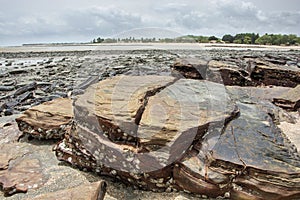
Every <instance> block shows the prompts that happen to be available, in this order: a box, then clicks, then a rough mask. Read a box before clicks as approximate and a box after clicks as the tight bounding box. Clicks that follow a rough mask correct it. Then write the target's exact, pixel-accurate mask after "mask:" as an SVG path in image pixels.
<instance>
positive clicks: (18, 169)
mask: <svg viewBox="0 0 300 200" xmlns="http://www.w3.org/2000/svg"><path fill="white" fill-rule="evenodd" d="M0 160H1V163H0V184H1V185H2V188H3V191H4V194H6V195H12V194H14V193H17V192H27V190H28V189H30V188H35V189H36V188H39V187H41V185H43V184H44V183H45V182H46V181H47V179H48V177H47V175H45V174H44V172H43V169H42V165H41V163H40V160H39V159H38V155H36V154H34V152H32V149H30V146H28V145H26V144H24V143H9V144H4V145H1V149H0Z"/></svg>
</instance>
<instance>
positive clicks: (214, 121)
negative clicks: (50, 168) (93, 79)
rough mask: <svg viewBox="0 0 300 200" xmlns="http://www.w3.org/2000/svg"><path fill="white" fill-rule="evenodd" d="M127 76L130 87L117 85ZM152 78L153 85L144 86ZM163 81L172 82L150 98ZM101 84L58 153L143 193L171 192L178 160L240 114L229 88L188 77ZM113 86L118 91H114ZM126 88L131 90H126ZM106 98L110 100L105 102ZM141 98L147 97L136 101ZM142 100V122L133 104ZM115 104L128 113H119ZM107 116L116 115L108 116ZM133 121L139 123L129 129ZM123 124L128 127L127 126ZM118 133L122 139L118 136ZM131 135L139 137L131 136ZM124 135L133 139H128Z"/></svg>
mask: <svg viewBox="0 0 300 200" xmlns="http://www.w3.org/2000/svg"><path fill="white" fill-rule="evenodd" d="M122 78H124V79H125V80H126V83H127V84H125V82H124V83H123V84H121V85H120V86H119V85H117V84H116V83H120V82H122V80H120V79H122ZM149 79H150V80H152V81H148V83H147V82H145V80H149ZM158 80H164V81H166V80H171V81H168V82H167V84H165V85H166V86H165V88H162V89H159V90H158V91H157V92H156V93H154V94H153V95H150V96H149V95H147V94H149V91H150V93H151V94H152V91H153V89H152V88H153V87H152V82H153V83H156V84H157V83H159V88H161V85H160V82H159V81H158ZM128 82H134V84H128ZM104 83H105V84H104ZM149 83H150V86H149ZM169 83H171V84H169ZM99 85H101V87H98V88H99V89H98V90H99V91H100V92H99V94H98V93H97V90H95V88H97V85H94V86H92V87H91V88H92V89H91V91H93V93H92V94H93V95H90V94H89V95H88V96H92V97H94V100H95V102H93V100H92V99H93V98H86V96H85V95H86V94H87V93H90V92H91V91H89V89H88V90H87V93H86V94H83V95H82V96H79V97H78V99H77V101H76V102H75V110H74V111H75V112H74V113H75V120H76V122H77V123H76V125H74V126H73V127H72V129H71V133H70V134H68V135H66V137H65V139H64V141H63V142H61V143H60V144H59V145H58V146H57V147H56V152H57V153H56V154H57V156H58V158H59V159H61V160H65V161H68V162H69V163H72V164H74V165H77V166H80V167H82V168H87V169H92V170H95V171H97V172H99V173H103V174H108V175H111V176H114V177H117V178H120V179H122V180H123V181H125V182H127V183H130V184H133V185H136V186H138V187H140V188H144V189H151V190H158V191H164V190H166V189H168V188H169V187H170V186H171V185H172V179H173V178H172V168H173V164H174V162H175V161H176V160H179V159H180V158H181V157H182V156H183V155H185V154H186V153H188V152H189V150H190V148H191V146H193V144H194V143H195V142H196V141H198V140H201V138H202V136H203V135H204V134H205V133H206V132H207V129H209V128H210V126H215V125H218V126H220V127H223V126H224V124H226V123H227V122H228V121H229V120H230V119H231V118H233V117H234V116H236V115H237V113H238V110H237V108H236V106H235V104H234V103H233V102H232V101H231V100H230V98H229V96H228V95H227V93H226V91H225V88H224V86H223V85H220V84H216V83H212V82H207V81H197V80H186V79H182V80H178V81H174V78H172V79H171V78H170V77H157V76H146V77H115V78H113V79H108V80H106V81H104V82H100V83H99V84H98V86H99ZM111 85H112V87H113V89H110V88H111ZM124 85H125V86H126V87H124ZM137 85H139V87H141V88H142V89H139V90H138V91H142V92H137V90H136V86H137ZM101 88H104V89H101ZM123 88H124V89H126V92H123V91H122V90H124V89H123ZM101 90H105V92H106V94H104V95H103V94H102V93H103V92H102V91H101ZM124 93H125V94H126V95H128V94H130V95H128V96H132V95H133V96H134V98H133V100H131V99H129V98H126V95H125V98H126V99H125V100H126V101H125V102H124V97H123V95H124ZM100 94H102V95H101V97H100ZM136 94H139V95H136ZM98 95H99V97H98ZM105 95H106V97H108V99H105V98H104V97H105ZM113 95H116V96H115V99H112V98H111V97H112V96H113ZM118 95H121V96H118ZM139 96H140V97H142V99H141V98H138V99H136V98H137V97H139ZM112 100H113V101H112ZM145 100H146V101H145ZM114 101H116V105H114V104H115V102H114ZM119 101H121V102H119ZM143 101H144V102H146V104H140V105H141V106H142V109H143V112H142V113H141V115H140V120H139V121H138V122H139V123H138V124H137V123H136V122H137V121H134V119H135V118H134V116H136V113H138V112H139V110H140V108H141V107H140V106H136V105H139V104H134V105H135V107H134V106H132V102H137V103H138V102H143ZM106 102H109V106H108V107H107V106H104V105H105V104H106ZM119 104H121V105H122V106H118V105H119ZM115 106H117V107H119V108H122V109H123V110H122V109H120V112H117V111H116V110H114V107H115ZM100 108H102V109H100ZM105 108H106V110H105ZM132 108H134V109H132ZM102 111H103V112H102ZM108 111H109V112H108ZM103 113H104V114H107V113H109V114H113V115H111V116H109V114H107V115H106V116H107V117H103V116H104V114H103ZM124 113H126V115H124ZM104 118H105V120H106V121H109V123H110V125H109V126H108V125H105V124H104V123H103V119H104ZM116 119H118V120H116ZM128 119H130V120H128ZM97 122H98V123H99V124H97ZM128 123H129V124H133V123H135V124H133V126H130V125H128ZM124 124H125V126H124V127H125V128H122V125H124ZM105 126H107V127H109V128H110V129H107V128H105ZM102 128H104V130H101V129H102ZM119 129H120V130H121V131H118V130H119ZM115 130H117V131H115ZM124 130H127V132H125V131H124ZM106 132H109V133H106ZM116 132H117V133H122V134H123V136H122V137H121V138H117V139H116V138H113V137H112V136H113V135H114V134H116ZM131 132H133V133H135V135H131ZM125 134H127V135H129V136H128V137H124V136H125ZM118 137H119V136H118ZM132 141H133V142H132ZM169 190H170V188H169Z"/></svg>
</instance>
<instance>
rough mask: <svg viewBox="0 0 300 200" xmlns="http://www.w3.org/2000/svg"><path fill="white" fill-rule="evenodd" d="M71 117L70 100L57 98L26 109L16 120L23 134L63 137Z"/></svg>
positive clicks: (37, 136)
mask: <svg viewBox="0 0 300 200" xmlns="http://www.w3.org/2000/svg"><path fill="white" fill-rule="evenodd" d="M72 118H73V109H72V100H71V99H67V98H58V99H55V100H53V101H49V102H46V103H43V104H40V105H38V106H34V107H32V108H30V109H28V110H26V111H25V112H24V113H23V114H22V115H21V116H20V117H18V118H17V119H16V121H17V123H18V126H19V129H20V130H21V131H22V132H23V133H24V134H29V135H31V136H33V137H36V138H40V139H42V138H44V139H51V138H52V139H58V138H62V137H63V135H64V133H65V131H66V128H67V126H68V125H69V123H70V122H71V120H72Z"/></svg>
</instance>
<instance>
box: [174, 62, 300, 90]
mask: <svg viewBox="0 0 300 200" xmlns="http://www.w3.org/2000/svg"><path fill="white" fill-rule="evenodd" d="M172 69H173V70H174V71H175V72H178V73H179V74H180V75H182V76H184V77H185V78H190V79H200V80H202V79H204V80H209V81H213V82H217V83H223V84H224V85H229V86H232V85H238V86H260V85H275V86H283V87H296V86H297V85H298V84H300V70H299V68H297V67H294V66H286V65H280V64H274V63H271V62H268V61H267V60H265V59H264V58H245V59H244V60H243V62H242V61H238V62H237V61H234V62H232V61H230V60H224V61H219V60H210V61H206V60H203V59H190V58H189V59H178V60H176V61H175V63H174V64H173V65H172Z"/></svg>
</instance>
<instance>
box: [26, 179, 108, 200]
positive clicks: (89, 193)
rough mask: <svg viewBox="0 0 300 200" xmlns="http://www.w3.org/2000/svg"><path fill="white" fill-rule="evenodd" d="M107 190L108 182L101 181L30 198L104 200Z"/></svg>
mask: <svg viewBox="0 0 300 200" xmlns="http://www.w3.org/2000/svg"><path fill="white" fill-rule="evenodd" d="M105 191H106V183H105V182H104V181H100V182H95V183H89V184H84V185H80V186H77V187H74V188H70V189H64V190H59V191H56V192H50V193H46V194H42V195H38V196H36V197H34V198H30V199H28V200H54V199H61V200H70V199H72V200H103V199H104V194H105Z"/></svg>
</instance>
